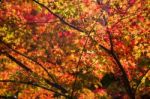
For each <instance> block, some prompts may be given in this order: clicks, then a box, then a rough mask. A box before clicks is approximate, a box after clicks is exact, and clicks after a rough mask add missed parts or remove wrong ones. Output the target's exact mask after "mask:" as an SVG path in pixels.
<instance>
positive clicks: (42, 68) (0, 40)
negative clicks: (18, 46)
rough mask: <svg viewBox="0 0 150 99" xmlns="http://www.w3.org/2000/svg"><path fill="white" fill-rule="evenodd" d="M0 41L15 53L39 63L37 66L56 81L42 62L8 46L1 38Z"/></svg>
mask: <svg viewBox="0 0 150 99" xmlns="http://www.w3.org/2000/svg"><path fill="white" fill-rule="evenodd" d="M0 43H2V44H4V45H5V46H6V47H8V48H9V49H11V50H12V51H13V52H15V53H17V54H19V55H21V56H23V57H25V58H27V59H29V60H31V61H32V62H34V63H36V64H37V65H39V66H40V67H41V68H42V69H43V70H44V71H45V72H46V73H47V75H48V76H49V77H50V78H51V79H52V80H53V81H54V82H55V83H56V80H55V78H54V77H53V76H52V74H51V73H49V72H48V70H47V69H46V68H45V67H44V66H43V65H42V64H40V63H39V62H37V61H35V60H34V59H32V58H30V57H29V56H26V55H24V54H22V53H20V52H19V51H17V50H15V49H13V48H12V47H10V46H9V45H8V44H6V43H5V42H4V41H2V40H1V39H0ZM51 64H53V63H51ZM53 65H55V64H53Z"/></svg>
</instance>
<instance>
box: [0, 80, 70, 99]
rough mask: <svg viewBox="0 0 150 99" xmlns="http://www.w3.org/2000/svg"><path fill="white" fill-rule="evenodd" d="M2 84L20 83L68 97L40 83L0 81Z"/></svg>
mask: <svg viewBox="0 0 150 99" xmlns="http://www.w3.org/2000/svg"><path fill="white" fill-rule="evenodd" d="M0 82H3V83H19V84H24V85H30V86H35V87H39V88H42V89H45V90H48V91H51V92H54V93H57V94H59V95H62V96H64V97H68V96H67V95H65V94H62V93H60V92H57V91H55V90H53V89H49V88H47V87H44V86H41V85H39V84H38V83H35V82H24V81H16V80H0ZM2 97H6V96H2Z"/></svg>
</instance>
